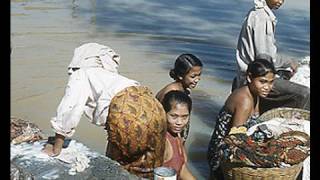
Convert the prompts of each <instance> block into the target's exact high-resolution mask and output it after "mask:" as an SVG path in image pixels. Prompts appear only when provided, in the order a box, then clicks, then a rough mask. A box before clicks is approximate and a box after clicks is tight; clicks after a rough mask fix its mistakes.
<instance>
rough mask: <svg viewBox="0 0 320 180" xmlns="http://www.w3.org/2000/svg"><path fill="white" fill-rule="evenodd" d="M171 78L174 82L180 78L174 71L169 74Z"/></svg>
mask: <svg viewBox="0 0 320 180" xmlns="http://www.w3.org/2000/svg"><path fill="white" fill-rule="evenodd" d="M169 76H170V77H171V78H173V79H174V80H176V79H177V78H178V77H177V74H176V73H175V72H174V69H171V70H170V72H169Z"/></svg>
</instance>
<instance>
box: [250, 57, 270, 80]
mask: <svg viewBox="0 0 320 180" xmlns="http://www.w3.org/2000/svg"><path fill="white" fill-rule="evenodd" d="M269 72H272V73H273V74H276V69H275V67H274V65H273V62H272V61H270V60H267V59H262V58H257V59H255V60H254V61H253V62H251V63H250V64H249V65H248V69H247V74H248V75H249V76H250V77H251V78H256V77H261V76H264V75H266V74H268V73H269Z"/></svg>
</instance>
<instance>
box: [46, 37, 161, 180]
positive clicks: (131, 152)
mask: <svg viewBox="0 0 320 180" xmlns="http://www.w3.org/2000/svg"><path fill="white" fill-rule="evenodd" d="M119 63H120V56H119V55H118V54H117V53H115V52H114V50H112V49H111V48H110V47H108V46H104V45H100V44H97V43H87V44H83V45H81V46H80V47H78V48H76V49H75V51H74V56H73V59H72V61H71V63H70V65H69V66H68V70H69V71H68V74H69V75H70V76H69V81H68V84H67V87H66V90H65V95H64V97H63V98H62V100H61V102H60V104H59V106H58V108H57V114H56V116H55V117H53V118H52V119H51V126H52V128H53V131H54V132H55V143H54V145H53V146H52V145H49V144H47V145H46V147H45V148H44V150H43V151H44V152H45V153H47V154H48V155H49V156H57V155H59V154H60V152H61V149H62V145H63V142H64V138H65V137H71V136H72V135H73V134H74V132H75V128H76V127H77V125H78V123H79V121H80V118H81V116H82V114H83V113H85V115H86V116H87V117H88V119H89V121H90V122H92V123H93V124H95V125H98V126H102V127H105V128H106V129H107V135H108V142H109V143H108V145H107V153H106V154H107V156H109V157H110V158H112V159H114V160H116V161H118V162H119V163H120V164H121V165H122V166H123V167H124V168H125V169H127V170H128V171H129V172H132V173H134V174H136V175H138V176H140V177H147V178H150V177H152V173H150V172H148V173H144V171H143V170H144V169H150V168H151V169H153V168H156V167H158V166H161V165H162V163H163V155H164V146H165V133H166V117H165V112H164V110H163V108H162V106H161V104H160V103H159V102H158V100H156V99H155V98H154V97H153V95H152V92H151V91H150V89H149V88H147V87H144V86H141V85H140V83H139V82H137V81H135V80H131V79H128V78H126V77H124V76H122V75H120V74H119V73H118V67H119ZM135 166H138V168H137V170H135Z"/></svg>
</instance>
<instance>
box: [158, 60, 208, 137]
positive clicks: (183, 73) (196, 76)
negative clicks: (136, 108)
mask: <svg viewBox="0 0 320 180" xmlns="http://www.w3.org/2000/svg"><path fill="white" fill-rule="evenodd" d="M201 71H202V62H201V60H200V59H199V58H197V57H196V56H195V55H193V54H181V55H180V56H179V57H178V58H177V59H176V61H175V64H174V68H173V69H171V70H170V72H169V75H170V77H171V78H172V79H174V82H171V83H170V84H168V85H166V86H165V87H164V88H162V89H161V90H160V91H159V92H158V93H157V95H156V98H157V99H158V100H159V101H160V102H162V101H163V98H164V96H165V95H166V94H167V93H168V92H169V91H173V90H177V91H181V92H184V93H186V94H187V95H190V93H191V89H193V88H195V87H196V86H197V84H198V82H199V81H200V76H201ZM189 126H190V124H189V123H188V124H187V125H186V127H185V129H184V130H183V131H182V132H181V133H182V137H183V140H184V142H185V141H186V139H187V137H188V134H189Z"/></svg>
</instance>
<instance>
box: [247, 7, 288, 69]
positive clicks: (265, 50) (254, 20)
mask: <svg viewBox="0 0 320 180" xmlns="http://www.w3.org/2000/svg"><path fill="white" fill-rule="evenodd" d="M249 24H250V26H249V27H250V28H251V32H250V34H251V35H252V39H253V43H254V49H253V51H254V54H255V58H257V57H258V56H259V55H261V54H265V55H268V56H270V57H271V59H272V61H273V63H275V65H276V64H279V65H281V63H283V62H282V61H278V59H277V58H278V57H277V47H276V44H275V34H274V33H275V30H274V29H275V26H274V24H273V22H272V21H271V19H270V17H269V16H268V15H266V13H265V12H264V10H263V9H261V10H260V11H258V12H257V13H256V14H255V15H253V16H252V17H251V19H250V23H249Z"/></svg>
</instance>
